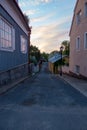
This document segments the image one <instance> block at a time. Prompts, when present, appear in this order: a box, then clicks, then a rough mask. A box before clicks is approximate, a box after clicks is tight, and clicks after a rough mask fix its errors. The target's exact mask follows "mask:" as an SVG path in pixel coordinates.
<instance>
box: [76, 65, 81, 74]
mask: <svg viewBox="0 0 87 130" xmlns="http://www.w3.org/2000/svg"><path fill="white" fill-rule="evenodd" d="M75 72H76V73H77V74H79V73H80V66H79V65H76V66H75Z"/></svg>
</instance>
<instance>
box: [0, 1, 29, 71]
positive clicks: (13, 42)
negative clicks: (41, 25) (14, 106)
mask: <svg viewBox="0 0 87 130" xmlns="http://www.w3.org/2000/svg"><path fill="white" fill-rule="evenodd" d="M30 31H31V30H30V27H29V26H28V23H27V22H26V19H25V17H24V15H23V13H22V11H21V9H20V8H19V5H18V3H17V0H0V73H2V72H3V71H4V72H5V71H8V70H13V69H14V68H17V67H19V66H22V65H24V64H28V56H29V55H28V54H29V43H30Z"/></svg>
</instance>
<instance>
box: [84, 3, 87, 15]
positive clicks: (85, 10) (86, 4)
mask: <svg viewBox="0 0 87 130" xmlns="http://www.w3.org/2000/svg"><path fill="white" fill-rule="evenodd" d="M84 15H85V17H87V2H86V3H85V7H84Z"/></svg>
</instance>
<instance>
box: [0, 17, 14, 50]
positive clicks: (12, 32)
mask: <svg viewBox="0 0 87 130" xmlns="http://www.w3.org/2000/svg"><path fill="white" fill-rule="evenodd" d="M1 20H2V21H3V22H4V23H5V24H7V25H8V26H9V27H10V28H11V47H7V48H5V47H2V46H1V44H0V50H2V51H10V52H13V51H14V50H15V29H14V28H13V26H12V25H11V24H9V22H8V21H7V20H6V19H4V18H3V17H1V16H0V22H1ZM0 26H1V25H0ZM0 43H1V30H0Z"/></svg>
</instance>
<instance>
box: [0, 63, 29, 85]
mask: <svg viewBox="0 0 87 130" xmlns="http://www.w3.org/2000/svg"><path fill="white" fill-rule="evenodd" d="M29 67H30V65H29V64H28V63H27V64H23V65H20V66H17V67H15V68H12V69H10V70H7V71H5V72H1V73H0V86H3V85H6V84H9V83H10V82H13V81H14V82H15V80H18V79H21V78H23V77H26V76H28V75H29V73H30V72H31V70H30V68H29Z"/></svg>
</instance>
